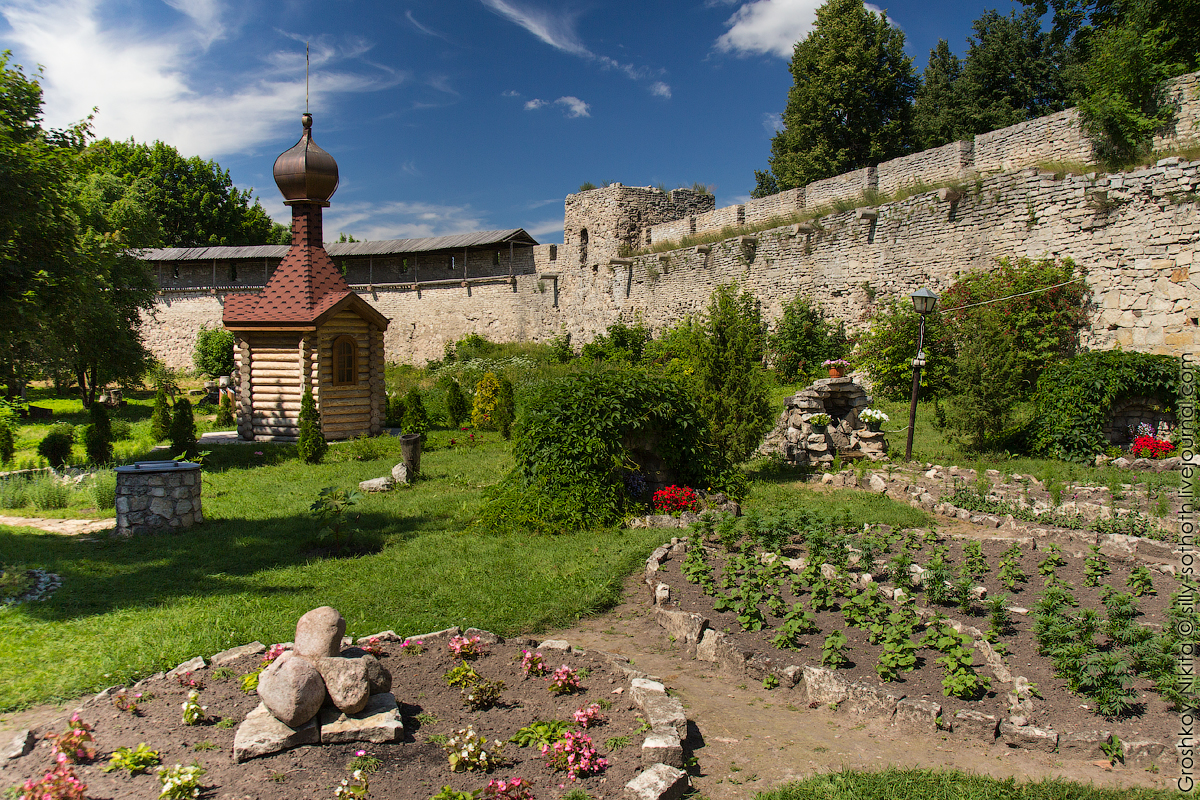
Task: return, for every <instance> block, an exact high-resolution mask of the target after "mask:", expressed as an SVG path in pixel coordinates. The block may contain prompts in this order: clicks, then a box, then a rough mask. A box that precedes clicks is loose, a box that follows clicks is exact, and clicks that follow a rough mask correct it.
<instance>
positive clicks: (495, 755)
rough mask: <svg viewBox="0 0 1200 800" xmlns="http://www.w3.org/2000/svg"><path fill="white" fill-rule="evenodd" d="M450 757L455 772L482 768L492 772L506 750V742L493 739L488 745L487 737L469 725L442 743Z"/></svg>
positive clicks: (451, 766) (484, 770)
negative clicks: (490, 744)
mask: <svg viewBox="0 0 1200 800" xmlns="http://www.w3.org/2000/svg"><path fill="white" fill-rule="evenodd" d="M442 749H443V750H445V751H446V755H447V757H448V758H449V759H450V769H452V770H453V771H455V772H462V771H463V770H481V771H482V772H490V771H491V770H492V768H493V767H495V766H496V764H497V762H499V761H500V755H501V753H502V751H503V750H504V743H503V742H501V741H500V740H499V739H495V740H493V741H492V746H491V747H488V743H487V737H486V736H480V735H479V734H477V733H476V732H475V728H474V727H472V726H467V727H466V728H460V729H459V730H457V731H455V732H454V735H453V736H451V737H450V738H449V739H447V740H446V743H445V744H443V745H442Z"/></svg>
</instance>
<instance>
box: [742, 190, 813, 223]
mask: <svg viewBox="0 0 1200 800" xmlns="http://www.w3.org/2000/svg"><path fill="white" fill-rule="evenodd" d="M804 203H805V191H804V187H803V186H801V187H800V188H799V189H788V190H787V191H784V192H779V193H778V194H773V195H770V196H769V197H757V198H754V199H752V200H750V202H748V203H746V224H747V225H757V224H759V223H761V222H770V221H771V220H773V219H782V218H785V217H788V216H791V215H792V214H798V213H799V212H801V211H803V210H804Z"/></svg>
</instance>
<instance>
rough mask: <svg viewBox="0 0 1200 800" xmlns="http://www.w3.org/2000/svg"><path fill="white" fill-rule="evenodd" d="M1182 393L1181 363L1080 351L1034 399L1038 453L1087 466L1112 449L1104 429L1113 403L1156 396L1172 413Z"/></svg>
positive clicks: (1053, 370)
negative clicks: (1132, 398) (1097, 455)
mask: <svg viewBox="0 0 1200 800" xmlns="http://www.w3.org/2000/svg"><path fill="white" fill-rule="evenodd" d="M1178 392H1179V359H1177V358H1174V357H1172V356H1157V355H1151V354H1150V353H1128V352H1125V351H1123V350H1107V351H1103V352H1100V351H1096V352H1090V353H1081V354H1079V355H1077V356H1075V357H1074V358H1072V359H1071V360H1070V361H1066V362H1063V363H1061V364H1056V365H1054V366H1051V367H1050V368H1048V369H1047V370H1046V371H1045V372H1044V373H1043V374H1042V377H1041V379H1040V380H1039V381H1038V389H1037V394H1036V395H1035V396H1034V406H1035V409H1036V414H1035V416H1034V419H1033V422H1032V431H1031V434H1032V436H1031V441H1030V444H1031V449H1032V451H1033V453H1034V454H1035V455H1040V456H1048V457H1052V458H1059V459H1063V460H1066V461H1079V462H1085V461H1088V460H1090V459H1091V458H1092V457H1094V456H1095V455H1096V454H1097V453H1101V452H1103V451H1104V448H1105V447H1106V446H1107V445H1108V442H1107V440H1105V438H1104V434H1103V432H1102V428H1103V426H1104V421H1105V419H1106V417H1107V416H1108V413H1109V411H1110V410H1111V409H1112V406H1113V403H1115V402H1117V401H1118V400H1121V399H1122V398H1125V397H1134V396H1139V395H1144V396H1147V397H1154V398H1157V399H1158V400H1159V401H1160V402H1162V403H1163V405H1164V406H1166V407H1167V408H1168V409H1169V410H1170V409H1174V408H1175V404H1176V402H1177V401H1178Z"/></svg>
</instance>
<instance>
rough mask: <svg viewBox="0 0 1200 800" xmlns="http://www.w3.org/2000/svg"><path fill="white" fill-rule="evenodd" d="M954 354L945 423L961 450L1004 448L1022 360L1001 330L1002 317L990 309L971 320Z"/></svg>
mask: <svg viewBox="0 0 1200 800" xmlns="http://www.w3.org/2000/svg"><path fill="white" fill-rule="evenodd" d="M975 333H976V335H975V336H972V337H971V338H969V339H967V340H966V341H964V342H963V343H962V345H961V346H960V347H959V349H958V354H957V356H956V357H955V370H954V377H953V378H951V380H950V385H951V387H952V388H953V390H954V396H952V397H951V398H950V399H949V400H948V401H947V402H946V412H945V419H946V424H947V425H948V426H949V428H950V429H951V431H952V432H953V434H952V438H954V439H957V440H958V441H959V442H960V443H961V444H962V445H963V446H964V448H965V449H966V450H968V451H971V452H980V451H984V450H996V449H1003V448H1002V446H1001V445H1002V443H1003V441H1004V436H1005V434H1006V433H1007V432H1008V430H1009V427H1010V424H1011V422H1012V416H1013V409H1014V408H1015V407H1016V404H1017V402H1018V401H1019V400H1020V399H1021V394H1022V391H1021V361H1020V356H1019V354H1018V352H1017V351H1016V350H1015V349H1013V348H1011V347H1009V341H1008V339H1007V338H1006V337H1005V336H1004V334H1003V322H1002V320H1001V319H999V317H998V315H996V314H990V315H988V316H987V317H986V318H984V320H981V321H980V322H979V323H977V324H976V325H975Z"/></svg>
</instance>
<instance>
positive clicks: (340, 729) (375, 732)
mask: <svg viewBox="0 0 1200 800" xmlns="http://www.w3.org/2000/svg"><path fill="white" fill-rule="evenodd" d="M403 737H404V722H403V720H402V719H401V718H400V709H399V708H398V706H397V704H396V696H395V695H394V694H392V693H391V692H382V693H380V694H373V695H371V697H370V699H369V700H368V701H367V704H366V706H364V707H363V709H362V710H361V711H359V712H358V713H357V714H343V713H341V712H340V711H338V710H337V709H333V708H327V709H325V710H323V711H322V712H321V744H337V743H341V742H373V743H375V744H383V743H385V742H398V741H400V740H401V739H402V738H403Z"/></svg>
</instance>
